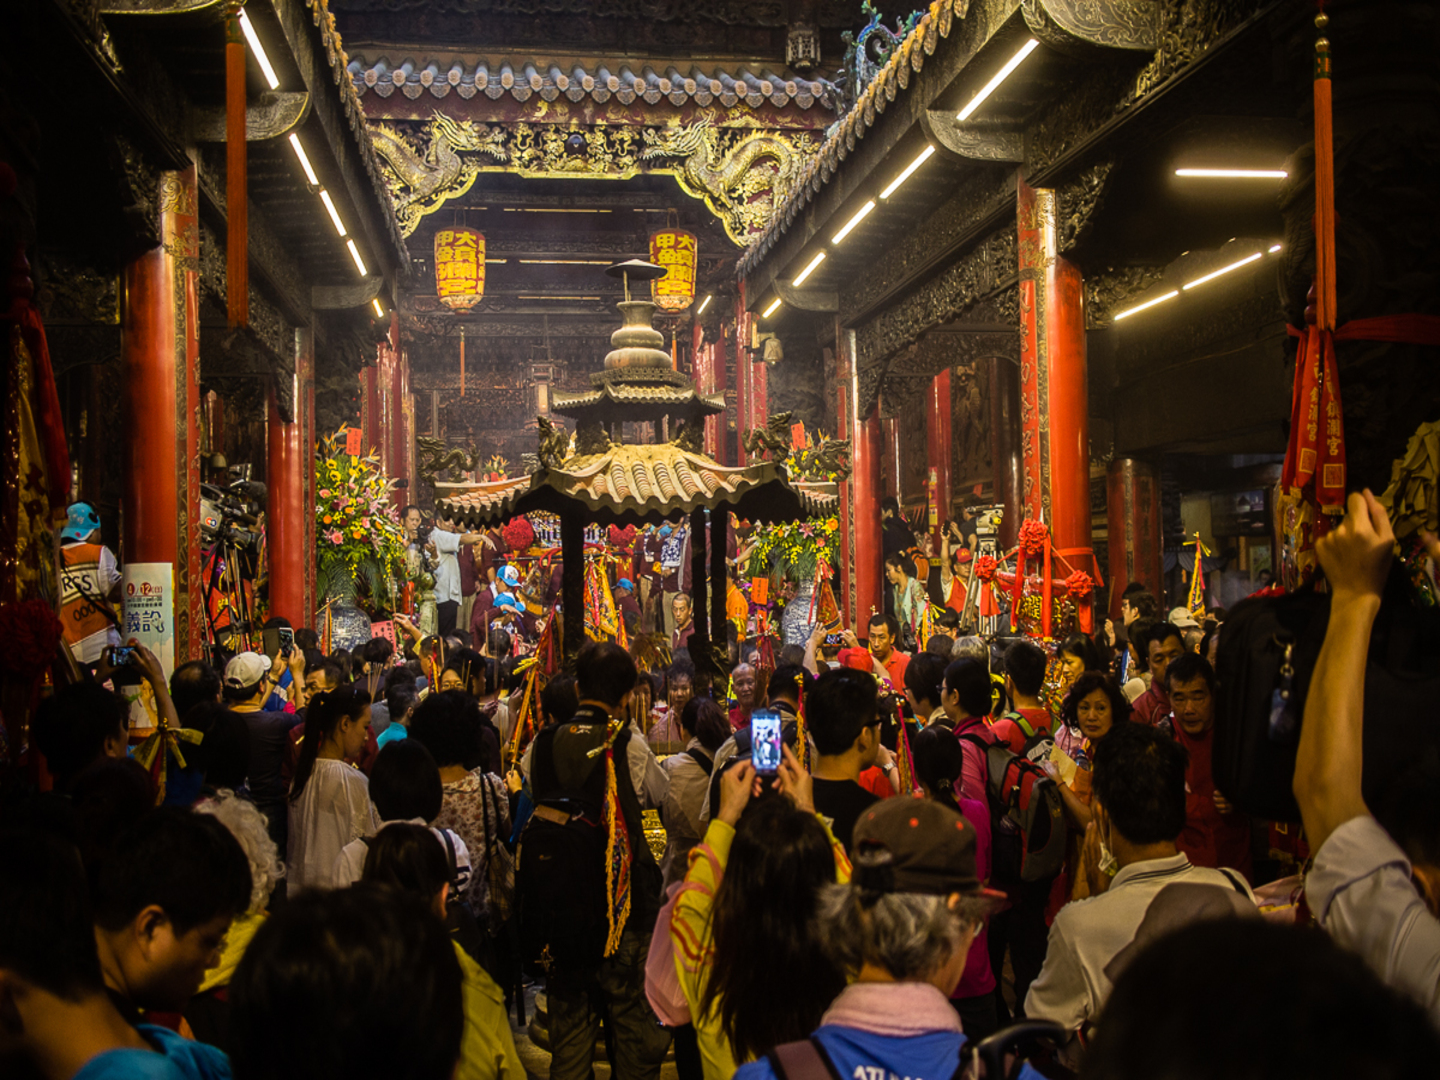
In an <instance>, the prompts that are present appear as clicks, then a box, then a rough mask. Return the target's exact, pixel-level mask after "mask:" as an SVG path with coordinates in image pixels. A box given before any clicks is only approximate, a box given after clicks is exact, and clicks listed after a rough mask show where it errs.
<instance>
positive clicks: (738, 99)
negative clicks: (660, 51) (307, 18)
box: [348, 56, 831, 109]
mask: <svg viewBox="0 0 1440 1080" xmlns="http://www.w3.org/2000/svg"><path fill="white" fill-rule="evenodd" d="M348 71H349V74H350V79H351V83H352V85H353V86H354V87H355V91H356V93H357V94H365V93H369V92H374V93H375V94H377V95H378V96H380V97H382V98H384V97H389V96H390V95H392V94H394V93H395V92H396V91H397V90H398V91H400V92H401V93H402V94H404V95H405V96H406V97H408V98H411V99H414V98H418V97H419V96H420V95H421V94H423V93H429V94H430V95H431V96H432V97H436V98H444V97H447V96H448V95H449V94H450V93H452V92H454V93H455V94H457V95H459V96H460V97H462V98H466V99H468V98H473V97H474V96H475V95H476V94H484V95H485V96H487V97H489V98H492V99H493V98H499V97H501V96H502V95H505V94H509V95H510V96H511V97H513V98H514V99H515V100H516V101H528V100H529V99H530V98H531V97H532V96H537V95H538V96H539V97H540V99H541V100H542V101H556V100H558V99H559V98H560V97H561V96H562V95H563V96H565V97H566V98H568V99H570V100H571V101H580V100H582V99H584V98H587V97H588V98H591V99H593V100H595V101H597V102H605V101H609V100H610V99H611V98H612V97H613V98H614V99H615V100H616V101H618V102H620V103H621V104H624V105H628V104H630V103H631V102H632V101H636V100H637V99H638V100H640V101H643V102H646V103H647V104H651V105H658V104H659V103H660V102H661V101H662V100H665V101H669V102H670V103H671V104H672V105H688V104H690V103H692V102H693V103H695V104H698V105H710V104H712V103H719V104H720V105H723V106H726V107H727V108H728V107H730V106H734V105H738V104H740V103H742V102H743V103H744V104H746V105H749V106H751V107H758V106H760V105H763V104H765V103H766V102H769V103H770V104H771V105H774V106H776V107H777V108H784V107H785V106H787V105H795V106H797V107H798V108H801V109H809V108H811V107H812V106H814V105H816V104H817V103H818V104H820V105H822V106H824V107H827V108H828V107H830V106H831V99H830V97H829V96H828V95H827V86H826V84H825V83H823V82H818V81H815V80H811V79H805V78H801V77H800V76H798V75H796V74H794V73H793V72H790V71H788V70H787V71H781V72H775V71H772V70H771V69H770V68H768V67H762V68H760V70H759V72H758V73H757V72H755V71H752V70H751V69H749V68H746V67H743V66H742V67H737V68H735V69H734V70H730V71H727V70H725V69H724V68H719V67H717V68H713V69H711V70H710V71H705V70H702V69H701V68H700V67H699V66H698V65H694V64H691V65H689V67H688V70H685V71H682V70H680V68H678V67H677V66H676V65H675V64H664V63H663V62H661V63H660V64H657V65H654V66H652V65H650V64H644V65H635V66H632V65H630V64H629V63H627V62H624V61H619V60H616V61H599V60H597V61H590V62H589V63H588V64H586V65H582V64H578V63H573V62H569V61H566V62H565V63H563V64H561V63H557V62H553V61H551V60H543V59H516V60H512V59H509V58H505V59H499V60H491V59H486V58H476V57H446V58H433V57H429V56H422V57H421V58H420V59H415V58H413V57H410V56H405V57H402V58H401V59H399V60H396V59H393V58H392V57H390V56H380V57H378V58H376V59H373V60H372V59H369V58H368V57H365V56H356V57H355V58H353V59H351V60H350V61H349V68H348Z"/></svg>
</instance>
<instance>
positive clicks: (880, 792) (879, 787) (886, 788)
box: [860, 765, 895, 799]
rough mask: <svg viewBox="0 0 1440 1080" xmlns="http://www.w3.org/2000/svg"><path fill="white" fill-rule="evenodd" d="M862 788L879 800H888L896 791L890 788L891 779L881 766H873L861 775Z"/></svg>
mask: <svg viewBox="0 0 1440 1080" xmlns="http://www.w3.org/2000/svg"><path fill="white" fill-rule="evenodd" d="M860 786H861V787H863V788H864V789H865V790H866V791H868V792H870V794H871V795H874V796H875V797H876V798H878V799H888V798H890V796H891V795H894V794H895V789H894V788H893V787H891V786H890V778H889V777H888V776H886V775H885V770H884V769H882V768H880V766H879V765H871V766H870V768H868V769H866V770H865V771H864V772H862V773H861V774H860Z"/></svg>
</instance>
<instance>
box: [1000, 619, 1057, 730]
mask: <svg viewBox="0 0 1440 1080" xmlns="http://www.w3.org/2000/svg"><path fill="white" fill-rule="evenodd" d="M1045 665H1046V659H1045V650H1044V649H1042V648H1040V646H1039V645H1036V644H1035V643H1034V642H1033V641H1017V642H1015V644H1013V645H1011V646H1010V647H1009V648H1008V649H1006V650H1005V693H1006V694H1008V695H1009V696H1010V701H1011V703H1012V704H1013V705H1014V711H1013V712H1008V713H1006V714H1004V715H1003V716H1001V717H1000V719H998V720H996V721H995V723H994V724H992V725H991V726H990V730H991V731H992V732H994V733H995V736H996V738H998V739H1000V740H1001V741H1003V742H1005V743H1008V744H1009V746H1010V750H1011V752H1012V753H1016V754H1019V753H1022V752H1023V751H1024V749H1025V742H1026V740H1028V739H1029V738H1031V737H1032V736H1034V735H1038V734H1040V733H1041V732H1048V731H1049V730H1050V711H1049V710H1048V709H1046V708H1045V706H1044V705H1042V704H1040V687H1041V686H1042V685H1043V684H1044V682H1045Z"/></svg>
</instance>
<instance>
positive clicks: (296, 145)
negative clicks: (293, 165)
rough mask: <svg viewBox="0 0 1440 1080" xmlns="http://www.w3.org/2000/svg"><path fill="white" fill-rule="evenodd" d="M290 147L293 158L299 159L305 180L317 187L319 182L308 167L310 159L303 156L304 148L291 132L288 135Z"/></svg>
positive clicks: (312, 170) (296, 136)
mask: <svg viewBox="0 0 1440 1080" xmlns="http://www.w3.org/2000/svg"><path fill="white" fill-rule="evenodd" d="M290 147H291V149H293V150H294V151H295V156H296V157H297V158H299V159H300V168H302V169H304V170H305V179H306V180H309V181H310V183H311V184H313V185H315V186H316V187H319V186H320V181H319V180H317V179H316V178H315V170H314V169H313V168H311V166H310V159H309V158H308V157H306V156H305V148H304V147H303V146H301V145H300V136H299V135H296V134H295V133H294V132H293V131H292V132H291V133H290Z"/></svg>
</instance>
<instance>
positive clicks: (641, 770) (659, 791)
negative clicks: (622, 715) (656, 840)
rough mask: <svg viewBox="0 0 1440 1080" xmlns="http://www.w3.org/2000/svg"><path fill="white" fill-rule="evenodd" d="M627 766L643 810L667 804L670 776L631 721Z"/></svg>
mask: <svg viewBox="0 0 1440 1080" xmlns="http://www.w3.org/2000/svg"><path fill="white" fill-rule="evenodd" d="M625 758H626V764H627V765H629V766H630V780H631V782H632V783H634V785H635V797H636V798H637V799H639V800H640V809H641V810H659V809H660V807H661V806H663V805H664V803H665V792H666V791H668V790H669V788H670V774H669V773H667V772H666V771H665V770H664V769H662V768H661V767H660V762H659V760H658V759H657V758H656V757H655V751H654V750H651V749H650V743H649V742H648V741H647V740H646V738H645V733H644V732H643V731H641V730H640V725H639V724H637V723H635V721H634V720H631V721H630V743H629V745H628V746H626V748H625Z"/></svg>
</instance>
